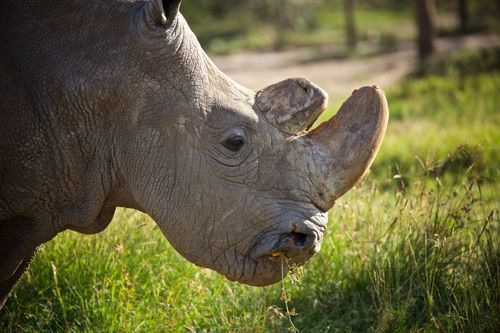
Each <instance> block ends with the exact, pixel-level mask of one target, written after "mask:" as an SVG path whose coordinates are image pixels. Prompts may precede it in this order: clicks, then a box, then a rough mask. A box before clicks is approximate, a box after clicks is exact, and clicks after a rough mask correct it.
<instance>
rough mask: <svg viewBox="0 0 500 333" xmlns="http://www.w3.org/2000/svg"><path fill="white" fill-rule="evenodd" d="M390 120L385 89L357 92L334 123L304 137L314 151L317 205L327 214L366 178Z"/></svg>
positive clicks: (376, 88) (332, 121)
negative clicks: (338, 200)
mask: <svg viewBox="0 0 500 333" xmlns="http://www.w3.org/2000/svg"><path fill="white" fill-rule="evenodd" d="M388 119H389V109H388V106H387V100H386V98H385V95H384V92H383V91H382V89H380V88H378V87H377V86H365V87H362V88H359V89H357V90H355V91H354V92H353V94H352V95H351V96H350V97H349V98H348V99H347V100H346V101H345V102H344V104H343V105H342V106H341V108H340V110H339V111H338V112H337V114H335V115H334V116H333V117H332V118H331V119H330V120H328V121H326V122H324V123H322V124H321V125H319V126H318V127H317V128H315V129H314V130H312V131H310V132H308V133H307V134H306V135H304V137H303V138H304V139H305V140H306V141H307V142H308V143H309V146H310V147H311V148H312V151H313V153H312V154H313V156H312V161H308V163H312V165H310V166H309V168H310V170H313V172H314V173H313V174H311V175H310V177H311V179H312V180H313V183H314V186H315V187H316V188H317V191H316V193H313V198H312V200H313V202H314V203H315V204H316V205H317V206H318V207H319V208H321V209H323V210H324V211H327V210H328V209H330V208H331V207H332V206H333V205H334V203H335V200H336V199H337V198H339V197H340V196H342V195H343V194H344V193H345V192H347V191H348V190H349V189H350V188H352V187H353V186H354V185H356V184H357V183H358V182H359V181H360V180H361V179H362V178H363V176H364V175H365V174H366V172H367V170H368V169H369V167H370V165H371V164H372V162H373V160H374V159H375V155H376V154H377V152H378V149H379V147H380V144H381V143H382V140H383V138H384V134H385V131H386V128H387V122H388Z"/></svg>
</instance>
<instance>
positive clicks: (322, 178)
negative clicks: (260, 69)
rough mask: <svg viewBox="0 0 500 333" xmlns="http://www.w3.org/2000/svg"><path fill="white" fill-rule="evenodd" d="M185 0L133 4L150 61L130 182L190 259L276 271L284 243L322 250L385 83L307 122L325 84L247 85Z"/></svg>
mask: <svg viewBox="0 0 500 333" xmlns="http://www.w3.org/2000/svg"><path fill="white" fill-rule="evenodd" d="M179 5H180V1H179V0H177V1H167V0H164V1H159V0H151V1H149V2H145V3H142V4H141V5H140V6H139V7H138V8H137V11H136V15H135V21H134V28H135V35H134V38H135V39H134V41H133V43H134V49H135V50H136V51H135V52H136V54H133V55H132V57H133V58H136V59H137V58H139V59H141V61H140V63H137V64H133V65H131V69H130V70H131V71H132V72H134V73H133V74H131V80H136V81H135V86H134V88H133V89H132V90H131V93H130V97H131V100H130V102H129V105H131V110H130V114H129V117H128V119H127V122H126V123H124V124H123V126H122V128H121V132H120V133H121V136H122V137H121V139H120V140H118V142H120V143H121V145H120V147H119V148H118V149H117V151H119V152H120V154H119V161H118V164H119V165H120V168H121V173H122V174H123V176H124V179H125V182H126V186H127V192H128V193H130V195H131V196H132V197H133V199H134V201H135V202H136V207H135V208H138V209H140V210H142V211H144V212H147V213H148V214H150V215H151V216H152V217H153V219H154V220H155V221H156V223H157V224H158V225H159V227H160V229H161V230H162V232H163V233H164V235H165V236H166V237H167V238H168V240H169V241H170V243H171V244H172V245H173V246H174V248H175V249H176V250H177V251H178V252H179V253H181V254H182V255H183V256H184V257H185V258H187V259H188V260H190V261H191V262H193V263H195V264H196V265H199V266H202V267H207V268H211V269H214V270H216V271H218V272H220V273H222V274H223V275H225V276H226V277H227V278H229V279H230V280H236V281H239V282H242V283H246V284H250V285H267V284H271V283H274V282H276V281H279V280H280V279H281V278H282V271H281V263H280V258H279V257H280V256H281V255H282V256H286V257H288V258H289V259H291V260H293V261H294V262H295V263H297V264H299V265H300V264H303V263H304V262H306V261H307V260H308V259H309V258H310V257H311V256H313V255H314V254H315V253H317V252H318V251H319V249H320V245H321V240H322V237H323V233H324V231H325V226H326V224H327V211H328V210H329V209H330V208H331V207H332V206H333V205H334V203H335V200H336V199H337V198H339V197H340V196H341V195H342V194H344V193H345V192H346V191H347V190H349V189H350V188H351V187H352V186H354V185H355V184H356V183H357V182H358V181H359V180H360V178H361V177H362V176H363V175H364V174H365V172H366V170H367V169H368V167H369V166H370V164H371V163H372V161H373V159H374V156H375V154H376V152H377V150H378V148H379V146H380V143H381V140H382V138H383V135H384V132H385V129H386V125H387V119H388V109H387V104H386V100H385V97H384V94H383V92H382V91H381V90H380V89H379V88H377V87H363V88H361V89H358V90H357V91H355V92H354V93H353V94H352V96H351V97H350V98H349V99H348V100H347V101H346V102H345V103H344V105H343V106H342V107H341V109H340V111H339V112H338V113H337V114H336V115H335V116H334V117H333V118H332V119H330V120H329V121H327V122H325V123H323V124H321V125H319V126H318V127H317V128H315V129H313V130H309V129H310V128H311V127H312V125H313V124H314V122H315V120H316V119H317V118H318V116H319V115H320V114H321V113H322V112H323V111H324V110H325V108H326V105H327V100H328V97H327V94H326V93H325V92H324V91H323V90H321V89H320V88H319V87H317V86H316V85H314V84H313V83H311V82H309V81H307V80H305V79H300V78H295V79H288V80H285V81H282V82H279V83H276V84H274V85H271V86H269V87H267V88H264V89H262V90H260V91H258V92H254V91H251V90H249V89H246V88H244V87H242V86H240V85H239V84H237V83H235V82H234V81H232V80H231V79H230V78H228V77H227V76H226V75H224V74H223V73H222V72H220V71H219V70H218V69H217V68H216V66H215V65H214V64H213V63H212V62H211V60H210V59H209V58H208V57H207V56H206V54H205V53H204V52H203V50H202V48H201V47H200V45H199V43H198V42H197V40H196V37H195V36H194V34H193V33H192V32H191V30H190V29H189V27H188V24H187V23H186V21H185V20H184V18H183V17H182V15H181V14H180V13H179V12H178V8H179ZM131 63H133V62H131ZM137 77H139V78H140V79H139V80H138V79H137Z"/></svg>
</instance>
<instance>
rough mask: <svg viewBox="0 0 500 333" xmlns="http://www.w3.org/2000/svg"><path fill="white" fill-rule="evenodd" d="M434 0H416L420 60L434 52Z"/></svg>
mask: <svg viewBox="0 0 500 333" xmlns="http://www.w3.org/2000/svg"><path fill="white" fill-rule="evenodd" d="M434 12H435V9H434V1H433V0H416V18H417V28H418V37H417V45H418V56H419V59H420V60H421V61H423V60H426V59H427V58H429V57H430V56H431V55H432V54H433V53H434V50H435V48H434Z"/></svg>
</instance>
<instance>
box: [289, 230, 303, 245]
mask: <svg viewBox="0 0 500 333" xmlns="http://www.w3.org/2000/svg"><path fill="white" fill-rule="evenodd" d="M306 239H307V235H306V234H303V233H300V232H295V231H292V232H291V233H290V241H291V242H292V245H293V246H295V247H304V245H305V244H306Z"/></svg>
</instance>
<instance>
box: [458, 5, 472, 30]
mask: <svg viewBox="0 0 500 333" xmlns="http://www.w3.org/2000/svg"><path fill="white" fill-rule="evenodd" d="M458 19H459V21H460V31H461V32H462V33H464V32H466V31H467V28H468V27H469V7H468V5H467V0H458Z"/></svg>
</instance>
